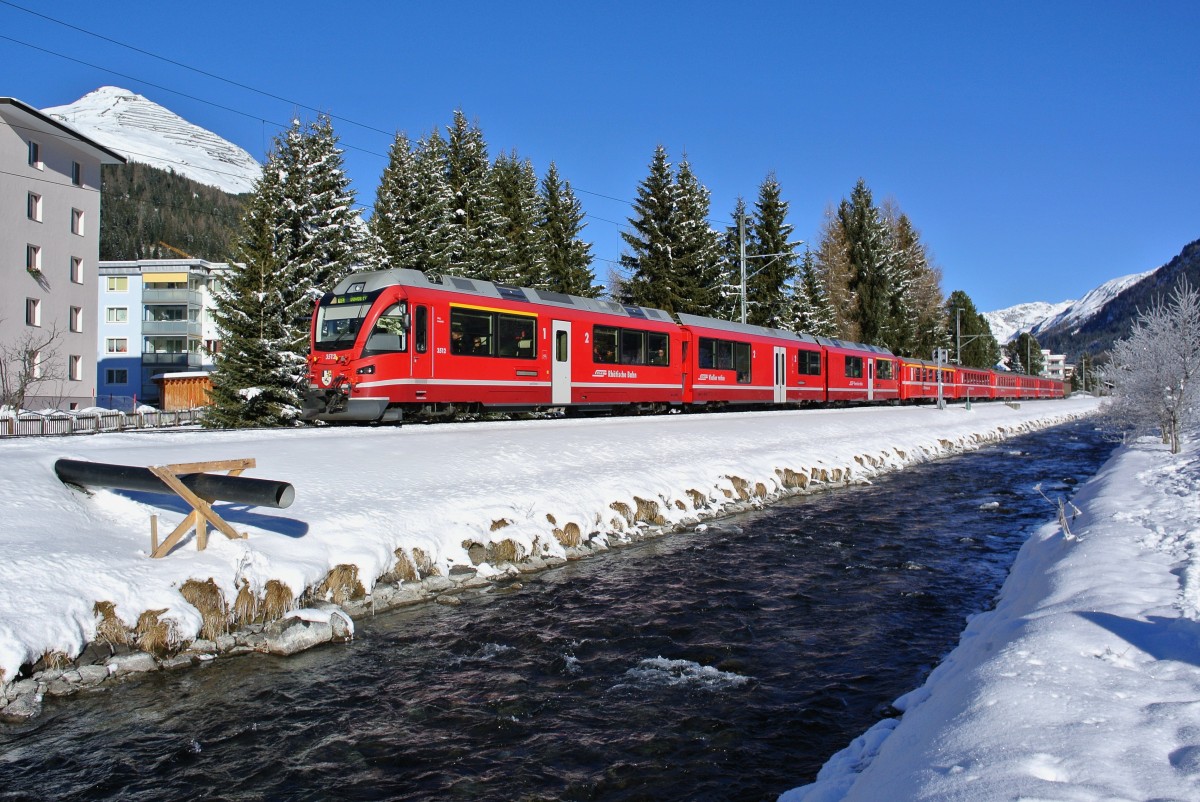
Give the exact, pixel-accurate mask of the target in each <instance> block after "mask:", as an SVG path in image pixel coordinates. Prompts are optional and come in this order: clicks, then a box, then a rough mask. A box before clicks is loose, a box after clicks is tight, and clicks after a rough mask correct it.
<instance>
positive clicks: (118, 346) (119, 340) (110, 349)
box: [104, 337, 129, 354]
mask: <svg viewBox="0 0 1200 802" xmlns="http://www.w3.org/2000/svg"><path fill="white" fill-rule="evenodd" d="M104 353H106V354H127V353H129V340H128V339H127V338H125V337H108V338H105V340H104Z"/></svg>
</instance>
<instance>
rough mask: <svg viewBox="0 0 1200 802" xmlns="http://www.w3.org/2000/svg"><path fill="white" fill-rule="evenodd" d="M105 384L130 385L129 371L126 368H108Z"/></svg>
mask: <svg viewBox="0 0 1200 802" xmlns="http://www.w3.org/2000/svg"><path fill="white" fill-rule="evenodd" d="M104 383H105V384H129V371H128V370H126V369H125V368H108V369H107V370H105V371H104Z"/></svg>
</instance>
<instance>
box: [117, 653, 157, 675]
mask: <svg viewBox="0 0 1200 802" xmlns="http://www.w3.org/2000/svg"><path fill="white" fill-rule="evenodd" d="M107 665H108V667H109V671H110V673H112V675H113V676H114V677H122V676H124V675H126V674H139V673H143V672H146V671H157V670H158V661H157V660H155V659H154V657H153V655H149V654H146V653H145V652H130V653H129V654H117V655H113V656H112V657H110V658H108V663H107Z"/></svg>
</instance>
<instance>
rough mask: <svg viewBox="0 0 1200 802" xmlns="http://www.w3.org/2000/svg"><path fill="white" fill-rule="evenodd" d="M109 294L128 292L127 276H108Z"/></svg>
mask: <svg viewBox="0 0 1200 802" xmlns="http://www.w3.org/2000/svg"><path fill="white" fill-rule="evenodd" d="M108 291H109V292H129V276H109V277H108Z"/></svg>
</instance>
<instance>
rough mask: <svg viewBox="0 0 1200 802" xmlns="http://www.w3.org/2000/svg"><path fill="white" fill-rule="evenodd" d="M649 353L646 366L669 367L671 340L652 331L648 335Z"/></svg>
mask: <svg viewBox="0 0 1200 802" xmlns="http://www.w3.org/2000/svg"><path fill="white" fill-rule="evenodd" d="M646 345H647V348H648V353H647V355H646V364H648V365H669V364H670V363H671V338H670V337H668V336H667V335H665V334H663V333H661V332H656V331H651V332H647V333H646Z"/></svg>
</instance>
